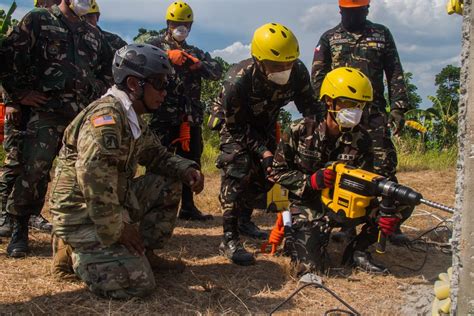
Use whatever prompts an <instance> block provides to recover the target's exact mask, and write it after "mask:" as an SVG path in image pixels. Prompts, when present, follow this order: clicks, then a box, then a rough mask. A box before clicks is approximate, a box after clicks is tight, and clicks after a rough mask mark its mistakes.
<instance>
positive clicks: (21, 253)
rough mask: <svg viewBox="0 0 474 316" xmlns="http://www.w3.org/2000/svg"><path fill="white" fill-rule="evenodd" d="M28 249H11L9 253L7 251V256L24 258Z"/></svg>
mask: <svg viewBox="0 0 474 316" xmlns="http://www.w3.org/2000/svg"><path fill="white" fill-rule="evenodd" d="M28 252H29V251H28V250H26V251H12V252H11V253H10V252H9V253H8V256H9V257H10V258H15V259H21V258H26V256H27V255H28Z"/></svg>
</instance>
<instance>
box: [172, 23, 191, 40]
mask: <svg viewBox="0 0 474 316" xmlns="http://www.w3.org/2000/svg"><path fill="white" fill-rule="evenodd" d="M172 34H173V38H174V39H175V40H177V41H178V42H182V41H184V40H185V39H186V37H188V35H189V30H188V28H187V27H186V26H184V25H180V26H178V27H177V28H175V29H174V30H173V32H172Z"/></svg>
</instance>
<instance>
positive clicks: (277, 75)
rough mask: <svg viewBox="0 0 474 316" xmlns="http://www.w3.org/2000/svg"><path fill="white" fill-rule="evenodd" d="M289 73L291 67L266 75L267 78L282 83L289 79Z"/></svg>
mask: <svg viewBox="0 0 474 316" xmlns="http://www.w3.org/2000/svg"><path fill="white" fill-rule="evenodd" d="M290 75H291V69H288V70H285V71H280V72H272V73H270V74H268V75H267V79H268V80H270V81H272V82H274V83H276V84H279V85H284V84H287V83H288V80H290Z"/></svg>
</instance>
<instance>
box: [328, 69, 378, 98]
mask: <svg viewBox="0 0 474 316" xmlns="http://www.w3.org/2000/svg"><path fill="white" fill-rule="evenodd" d="M324 96H328V97H330V98H331V99H336V98H347V99H352V100H357V101H363V102H370V101H372V100H373V98H374V92H373V89H372V83H371V82H370V80H369V78H368V77H367V76H366V75H365V74H363V73H362V72H361V71H360V70H358V69H355V68H349V67H340V68H336V69H334V70H332V71H331V72H329V73H328V74H327V75H326V77H325V78H324V80H323V84H322V85H321V92H320V99H323V97H324Z"/></svg>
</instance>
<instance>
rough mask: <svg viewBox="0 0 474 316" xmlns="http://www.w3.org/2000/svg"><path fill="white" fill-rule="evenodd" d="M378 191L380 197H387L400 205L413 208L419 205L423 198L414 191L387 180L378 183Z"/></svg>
mask: <svg viewBox="0 0 474 316" xmlns="http://www.w3.org/2000/svg"><path fill="white" fill-rule="evenodd" d="M378 189H379V191H380V194H381V195H382V196H386V197H389V198H391V199H393V200H395V201H398V202H400V203H402V204H407V205H411V206H415V205H418V204H420V203H421V200H422V199H423V196H422V195H421V194H420V193H418V192H416V191H415V190H413V189H411V188H409V187H406V186H404V185H401V184H398V183H396V182H393V181H389V180H387V179H383V180H382V181H380V182H379V183H378Z"/></svg>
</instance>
